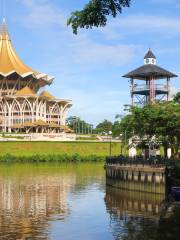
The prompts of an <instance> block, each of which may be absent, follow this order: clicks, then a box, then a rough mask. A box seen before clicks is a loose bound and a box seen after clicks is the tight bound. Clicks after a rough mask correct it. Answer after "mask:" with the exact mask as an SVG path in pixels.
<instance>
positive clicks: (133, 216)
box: [105, 187, 165, 240]
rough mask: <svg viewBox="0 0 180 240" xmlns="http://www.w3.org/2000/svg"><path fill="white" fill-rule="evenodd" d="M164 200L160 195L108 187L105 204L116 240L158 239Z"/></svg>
mask: <svg viewBox="0 0 180 240" xmlns="http://www.w3.org/2000/svg"><path fill="white" fill-rule="evenodd" d="M164 198H165V197H164V195H160V194H148V193H142V192H132V191H126V190H120V189H116V188H111V187H106V196H105V204H106V209H107V212H108V214H109V216H110V231H111V232H112V235H113V236H114V239H123V240H126V239H131V240H132V239H148V240H149V239H156V237H155V236H156V231H157V227H158V223H159V219H160V207H161V203H162V202H163V200H164ZM142 236H143V238H142Z"/></svg>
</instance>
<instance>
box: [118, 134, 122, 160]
mask: <svg viewBox="0 0 180 240" xmlns="http://www.w3.org/2000/svg"><path fill="white" fill-rule="evenodd" d="M119 136H120V155H121V156H122V133H121V134H120V135H119Z"/></svg>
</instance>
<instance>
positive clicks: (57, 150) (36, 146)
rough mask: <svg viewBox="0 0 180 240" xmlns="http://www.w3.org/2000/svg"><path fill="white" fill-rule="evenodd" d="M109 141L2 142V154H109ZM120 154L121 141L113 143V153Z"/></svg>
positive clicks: (0, 151)
mask: <svg viewBox="0 0 180 240" xmlns="http://www.w3.org/2000/svg"><path fill="white" fill-rule="evenodd" d="M109 148H110V144H109V143H104V142H100V143H97V142H0V156H4V155H6V154H11V155H14V156H31V155H36V154H37V155H61V154H68V155H72V154H75V153H77V154H79V155H81V156H89V155H97V156H107V155H109ZM119 154H120V143H112V155H119Z"/></svg>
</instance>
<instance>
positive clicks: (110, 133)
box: [108, 131, 112, 157]
mask: <svg viewBox="0 0 180 240" xmlns="http://www.w3.org/2000/svg"><path fill="white" fill-rule="evenodd" d="M108 133H109V135H110V138H109V139H110V141H109V143H110V146H109V153H110V157H111V152H112V144H111V143H112V141H111V140H112V139H111V138H112V132H111V131H109V132H108Z"/></svg>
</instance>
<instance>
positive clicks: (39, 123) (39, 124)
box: [33, 119, 49, 127]
mask: <svg viewBox="0 0 180 240" xmlns="http://www.w3.org/2000/svg"><path fill="white" fill-rule="evenodd" d="M33 124H34V125H35V126H40V127H41V126H42V127H46V126H49V124H48V123H47V122H45V121H43V120H41V119H39V120H37V121H35V122H34V123H33Z"/></svg>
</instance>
